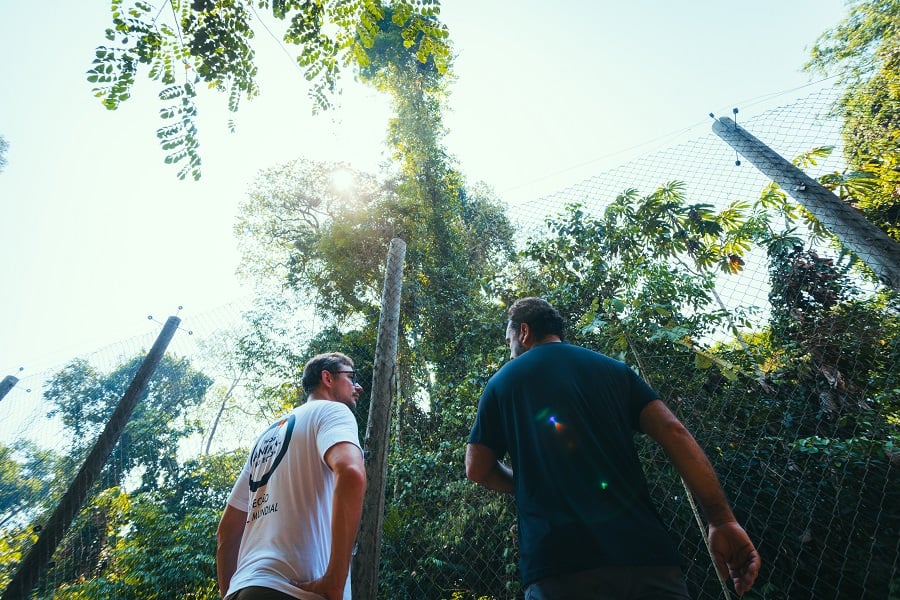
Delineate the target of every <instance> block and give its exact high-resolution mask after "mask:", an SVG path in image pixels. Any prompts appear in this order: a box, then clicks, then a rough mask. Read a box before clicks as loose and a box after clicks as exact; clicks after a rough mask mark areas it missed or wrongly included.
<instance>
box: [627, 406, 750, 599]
mask: <svg viewBox="0 0 900 600" xmlns="http://www.w3.org/2000/svg"><path fill="white" fill-rule="evenodd" d="M640 424H641V429H642V430H643V431H644V432H645V433H646V434H647V435H649V436H650V437H651V438H653V439H654V440H656V442H657V443H659V445H660V446H662V448H663V450H665V452H666V455H668V457H669V460H671V461H672V464H673V465H674V467H675V470H676V471H678V474H679V475H681V477H682V479H684V482H685V484H686V485H687V487H688V489H689V490H690V491H691V494H693V495H694V498H695V499H696V500H697V502H698V503H699V504H700V507H701V508H702V509H703V514H704V515H706V518H707V520H708V521H709V543H710V549H711V551H712V554H713V558H714V559H715V562H716V568H717V569H718V571H719V573H720V574H721V575H722V576H723V577H731V579H732V582H733V583H734V588H735V590H736V591H737V593H738V594H739V595H743V594H744V593H745V592H747V591H749V590H750V588H751V587H753V582H754V581H755V580H756V576H757V575H758V573H759V567H760V563H761V561H760V557H759V554H758V553H757V552H756V548H755V547H754V546H753V542H751V541H750V537H749V536H748V535H747V532H746V531H744V529H743V528H742V527H741V526H740V525H739V524H738V522H737V519H735V517H734V513H732V511H731V506H729V504H728V499H727V498H726V497H725V492H724V491H722V486H721V485H720V484H719V478H718V477H717V476H716V472H715V470H714V469H713V467H712V464H711V463H710V462H709V458H708V457H707V456H706V453H705V452H703V449H702V448H700V446H699V444H697V441H696V440H695V439H694V436H692V435H691V433H690V432H689V431H688V430H687V428H686V427H685V426H684V425H683V424H682V423H681V421H679V420H678V417H676V416H675V415H674V414H672V411H670V410H669V409H668V407H667V406H666V405H665V404H663V402H662V401H661V400H654V401H653V402H651V403H650V404H648V405H647V406H645V407H644V410H643V411H641V415H640Z"/></svg>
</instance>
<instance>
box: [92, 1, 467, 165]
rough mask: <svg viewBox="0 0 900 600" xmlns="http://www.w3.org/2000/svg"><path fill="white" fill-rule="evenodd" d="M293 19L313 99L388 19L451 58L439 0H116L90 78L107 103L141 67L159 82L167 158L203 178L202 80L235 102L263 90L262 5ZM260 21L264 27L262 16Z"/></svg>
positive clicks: (293, 37) (318, 105) (322, 97)
mask: <svg viewBox="0 0 900 600" xmlns="http://www.w3.org/2000/svg"><path fill="white" fill-rule="evenodd" d="M257 8H259V9H261V10H266V11H271V15H272V16H273V17H274V18H276V19H278V20H279V21H282V22H285V23H286V29H285V31H284V34H283V40H284V41H285V42H286V43H288V44H292V45H295V46H298V55H297V64H298V65H299V67H300V68H301V70H302V71H303V73H304V76H305V77H306V79H307V81H309V82H310V84H311V87H310V91H309V95H310V97H311V100H312V101H313V106H314V109H316V110H318V109H327V108H329V107H330V106H331V97H332V95H333V94H334V93H335V92H336V89H337V87H338V80H339V73H340V71H341V69H342V68H347V67H356V68H359V67H365V66H367V65H368V64H369V56H368V49H369V48H371V47H372V45H373V43H374V42H375V40H376V39H377V38H378V35H379V33H380V31H381V30H382V27H391V28H396V29H397V30H398V31H399V32H400V37H399V38H398V39H397V41H398V43H399V44H400V46H399V47H402V48H403V50H399V47H398V51H400V52H403V51H406V50H409V51H408V52H407V53H406V54H407V55H408V56H414V57H415V58H416V60H418V61H420V62H422V63H425V62H427V61H431V63H432V64H433V65H434V66H435V67H436V68H438V69H443V68H445V66H446V64H447V62H448V59H449V56H450V48H449V45H448V42H447V30H446V27H445V26H444V25H443V24H441V23H440V22H439V21H438V20H437V15H438V14H439V13H440V5H439V3H438V1H437V0H397V1H396V2H392V3H391V4H390V9H391V10H390V15H391V17H390V20H389V21H386V20H385V18H384V15H385V13H386V11H387V8H388V7H386V6H385V5H384V4H383V3H382V2H380V1H379V0H353V1H350V2H347V1H345V0H313V1H304V2H300V1H296V0H271V2H270V1H269V0H259V1H258V2H252V3H244V2H240V1H238V0H192V1H190V2H187V1H185V0H167V1H166V2H164V3H163V5H162V6H161V7H160V8H159V9H157V8H155V7H154V6H152V5H151V4H149V3H147V2H145V1H143V0H111V17H112V23H111V24H110V26H109V27H107V29H106V39H107V40H108V41H109V45H105V46H99V47H98V48H97V50H96V53H95V57H94V60H93V63H92V66H91V68H90V69H89V70H88V81H89V82H91V83H92V84H94V94H95V96H97V97H98V98H100V99H101V101H102V103H103V105H104V106H105V107H106V108H108V109H110V110H115V109H116V108H118V107H119V105H120V104H121V103H122V102H124V101H126V100H128V99H129V98H130V96H131V92H132V88H133V87H134V84H135V81H136V79H137V75H138V70H139V69H141V68H147V69H148V71H147V76H148V77H149V78H150V79H151V80H153V81H155V82H157V84H158V86H159V92H158V96H159V99H160V101H161V102H162V104H163V108H161V109H160V117H161V118H162V119H163V122H164V125H163V126H162V127H160V128H159V129H158V130H157V132H156V135H157V137H158V138H159V140H160V144H161V146H162V149H163V150H164V151H165V152H166V162H167V163H175V164H179V163H180V164H182V167H181V169H180V170H179V172H178V177H179V178H181V179H184V178H185V177H186V176H187V175H188V174H190V175H191V176H192V177H193V178H194V179H199V178H200V167H201V160H200V154H199V140H198V132H197V127H196V123H195V120H196V116H197V107H196V98H197V87H198V86H199V85H201V84H205V85H206V86H207V87H209V88H213V89H216V90H218V91H220V92H223V93H225V94H227V96H228V108H229V110H231V111H232V112H236V111H237V110H238V107H239V104H240V101H241V99H242V98H247V99H251V98H253V97H255V96H257V95H258V94H259V87H258V83H257V66H256V62H255V52H254V50H253V39H254V36H255V32H254V25H255V21H260V22H261V23H262V17H261V15H260V14H259V13H258V12H257ZM262 26H263V27H267V26H266V25H265V23H262Z"/></svg>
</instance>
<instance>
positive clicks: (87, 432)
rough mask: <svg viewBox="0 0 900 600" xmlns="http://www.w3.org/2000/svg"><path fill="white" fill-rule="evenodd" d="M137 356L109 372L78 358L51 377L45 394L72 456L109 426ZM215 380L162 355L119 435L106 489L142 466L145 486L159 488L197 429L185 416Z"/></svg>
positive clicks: (86, 448)
mask: <svg viewBox="0 0 900 600" xmlns="http://www.w3.org/2000/svg"><path fill="white" fill-rule="evenodd" d="M143 360H144V357H143V356H142V355H138V356H135V357H134V358H131V359H129V360H127V361H125V362H124V363H122V364H121V365H120V366H118V367H117V368H116V369H114V370H113V371H111V372H110V373H105V374H104V373H101V372H99V371H98V370H97V369H95V368H94V367H93V366H91V365H90V363H88V362H87V361H86V360H83V359H75V360H73V361H72V362H70V363H69V364H68V365H66V366H65V367H63V368H62V369H61V370H60V371H59V372H58V373H56V374H54V375H53V376H52V377H51V378H50V379H49V380H48V382H47V385H46V389H45V391H44V398H45V399H46V400H47V401H48V402H49V403H51V405H53V406H54V408H53V409H52V410H51V411H50V413H49V416H55V415H59V416H60V418H61V419H62V423H63V425H64V426H65V427H66V429H67V430H68V432H69V434H70V436H71V445H72V453H71V454H72V456H73V457H79V458H81V457H83V456H84V455H85V454H86V453H87V451H89V449H90V448H91V447H93V445H94V443H95V440H96V439H97V437H98V435H99V434H100V432H101V431H102V429H103V427H104V426H105V425H106V422H107V421H108V419H109V417H110V416H111V415H112V413H113V411H114V410H115V407H116V406H117V405H118V403H119V400H120V399H121V397H122V395H123V394H124V392H125V390H126V389H127V388H128V386H129V385H130V384H131V382H132V380H133V379H134V376H135V374H136V373H137V371H138V369H139V368H140V366H141V363H142V362H143ZM211 384H212V380H211V379H210V378H209V377H207V376H206V375H204V374H203V373H200V372H199V371H196V370H194V368H193V367H192V366H191V363H190V361H189V360H187V359H185V358H175V357H172V356H171V355H168V354H167V355H164V356H163V358H162V360H161V361H160V363H159V365H158V366H157V368H156V371H155V372H154V373H153V375H152V377H150V379H149V380H148V382H147V385H146V388H145V389H144V391H143V393H142V394H141V396H140V398H139V399H138V402H137V405H136V406H135V409H134V412H133V413H132V416H131V419H130V421H129V423H128V424H127V425H126V427H125V429H124V431H123V432H122V436H121V439H120V440H119V442H118V443H117V444H116V446H115V448H114V449H113V452H112V455H111V456H110V459H109V461H108V463H107V468H106V470H105V472H104V474H103V476H102V480H101V483H100V485H101V486H102V487H103V488H106V487H111V486H112V485H118V484H121V483H122V482H123V481H124V480H125V478H126V477H127V476H128V475H129V474H130V473H131V471H132V470H133V469H135V468H138V467H140V468H141V469H142V470H143V472H142V473H140V482H141V488H142V489H155V488H156V487H158V486H159V485H160V482H161V480H162V479H163V478H164V477H165V476H166V475H167V474H168V473H171V472H172V471H173V470H175V469H176V468H177V465H178V461H177V458H176V454H177V451H178V441H179V440H180V439H182V438H184V437H185V436H187V435H189V434H191V433H193V432H195V431H197V429H198V424H197V423H195V422H193V421H191V420H189V419H188V418H187V415H188V411H189V409H190V408H191V407H194V406H197V405H198V404H199V403H200V402H201V401H202V399H203V395H204V394H205V393H206V390H207V389H208V388H209V386H210V385H211Z"/></svg>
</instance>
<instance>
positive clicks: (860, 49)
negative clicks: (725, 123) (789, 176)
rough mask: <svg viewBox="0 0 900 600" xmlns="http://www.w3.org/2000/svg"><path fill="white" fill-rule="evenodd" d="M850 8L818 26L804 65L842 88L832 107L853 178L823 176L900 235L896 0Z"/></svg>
mask: <svg viewBox="0 0 900 600" xmlns="http://www.w3.org/2000/svg"><path fill="white" fill-rule="evenodd" d="M847 6H848V15H847V17H846V18H845V19H844V20H843V21H841V22H840V23H839V24H838V25H837V26H835V27H833V28H831V29H829V30H828V31H826V32H825V33H823V34H822V35H821V36H820V37H819V39H818V40H817V42H816V44H815V45H814V46H813V48H812V51H811V57H810V60H809V62H807V64H806V65H805V68H806V69H807V70H809V71H817V72H822V73H825V74H833V73H837V74H838V76H839V79H840V81H841V83H843V84H844V85H845V93H844V95H843V96H842V97H841V99H840V100H839V101H838V103H837V106H836V107H835V109H836V111H837V113H838V114H839V115H840V116H842V117H843V119H844V125H843V137H844V148H845V154H846V156H847V160H848V162H849V165H850V171H851V172H852V171H862V172H864V173H866V174H868V175H869V177H868V178H860V177H856V178H853V179H852V180H851V183H852V184H853V185H841V184H842V183H844V179H843V178H838V179H837V180H835V181H833V182H823V183H825V184H826V185H828V183H832V184H833V185H832V186H830V187H836V188H837V191H838V193H839V195H841V196H842V198H843V199H845V200H846V201H847V202H849V203H851V204H852V205H854V206H856V207H858V208H859V209H860V210H862V211H863V212H864V213H865V215H866V217H867V218H868V219H869V220H870V221H872V222H873V223H874V224H876V225H878V226H879V227H881V228H882V229H884V230H885V231H886V232H887V233H888V234H889V235H891V236H892V237H893V238H894V239H896V240H900V192H898V190H900V175H898V168H897V167H898V165H900V30H898V28H897V22H898V20H900V2H898V1H897V0H852V1H851V2H848V5H847Z"/></svg>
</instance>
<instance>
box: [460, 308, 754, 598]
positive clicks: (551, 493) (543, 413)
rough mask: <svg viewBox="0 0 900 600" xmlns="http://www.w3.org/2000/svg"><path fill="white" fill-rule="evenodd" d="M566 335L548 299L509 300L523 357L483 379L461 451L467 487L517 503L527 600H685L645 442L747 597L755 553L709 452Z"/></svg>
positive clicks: (621, 371) (631, 377) (627, 376)
mask: <svg viewBox="0 0 900 600" xmlns="http://www.w3.org/2000/svg"><path fill="white" fill-rule="evenodd" d="M563 339H564V331H563V321H562V318H561V317H560V315H559V313H558V312H557V311H556V310H555V309H554V308H553V307H552V306H551V305H550V304H549V303H547V302H546V301H545V300H542V299H540V298H523V299H521V300H519V301H517V302H516V303H515V304H513V306H512V307H511V308H510V309H509V323H508V326H507V330H506V342H507V344H508V345H509V347H510V352H511V357H512V358H513V359H516V360H511V361H510V362H509V363H507V364H506V365H504V366H503V368H501V369H500V370H499V371H498V372H497V373H496V374H495V375H494V376H493V377H492V378H491V380H490V381H489V382H488V384H487V387H486V388H485V390H484V393H483V394H482V396H481V401H480V403H479V405H478V413H477V416H476V417H475V423H474V425H473V426H472V432H471V434H470V435H469V440H468V441H469V443H468V446H467V449H466V475H467V476H468V477H469V479H471V480H473V481H475V482H477V483H479V484H481V485H483V486H485V487H488V488H490V489H493V490H497V491H501V492H510V493H515V495H516V505H517V509H518V520H519V556H520V560H519V567H520V571H521V576H522V583H523V586H525V597H526V599H528V600H558V599H563V598H565V599H566V600H578V599H582V598H584V599H588V598H590V599H594V598H673V599H676V598H677V599H687V598H688V593H687V587H686V586H685V583H684V577H683V574H682V572H681V569H680V566H679V565H680V564H681V559H680V557H679V555H678V551H677V549H676V547H675V545H674V543H673V541H672V539H671V537H670V535H669V533H668V531H667V530H666V528H665V526H664V525H663V524H662V522H661V520H660V518H659V516H658V514H657V512H656V510H655V508H654V507H653V504H652V502H651V500H650V494H649V491H648V489H647V484H646V481H645V479H644V474H643V471H642V469H641V465H640V462H639V459H638V456H637V452H636V450H635V447H634V434H635V433H636V432H637V433H641V432H643V433H646V434H647V435H649V436H650V437H651V438H653V439H654V440H655V441H656V442H657V443H659V444H660V445H661V446H662V447H663V449H664V450H665V451H666V453H667V455H668V456H669V458H670V460H671V461H672V463H673V465H674V466H675V468H676V470H677V471H678V472H679V474H680V475H681V476H682V478H683V479H684V481H685V483H686V484H687V486H688V488H689V489H690V490H691V492H692V494H693V495H694V496H695V498H696V499H697V501H698V503H699V504H700V506H701V507H702V509H703V512H704V514H705V516H706V518H707V520H708V522H709V542H710V547H711V548H712V551H713V555H714V557H715V560H716V567H717V568H718V569H719V572H720V573H722V574H723V576H727V577H730V578H731V579H732V581H733V583H734V586H735V589H736V591H737V593H738V594H740V595H743V594H744V593H745V592H746V591H748V590H749V589H750V588H751V587H752V585H753V582H754V580H755V579H756V575H757V573H758V571H759V566H760V558H759V554H758V553H757V552H756V549H755V548H754V546H753V543H752V542H751V541H750V538H749V537H748V536H747V533H746V532H745V531H744V529H743V528H741V526H740V525H739V524H738V523H737V520H736V519H735V517H734V515H733V514H732V511H731V508H730V507H729V505H728V501H727V500H726V498H725V495H724V493H723V492H722V488H721V486H720V485H719V481H718V478H717V477H716V474H715V472H714V471H713V468H712V465H711V464H710V462H709V460H708V459H707V457H706V455H705V454H704V452H703V450H702V449H701V448H700V447H699V446H698V445H697V443H696V441H695V440H694V438H693V436H691V434H690V432H688V431H687V429H685V427H684V426H683V425H682V424H681V422H680V421H679V420H678V418H677V417H675V415H674V414H672V412H671V411H669V409H668V408H667V407H666V405H665V404H663V402H662V401H661V400H660V399H659V396H658V394H657V393H656V392H655V391H653V389H652V388H650V386H648V385H647V384H646V383H645V382H644V380H643V379H641V378H640V377H639V376H638V375H637V374H636V373H635V372H634V371H632V370H631V369H630V368H629V367H628V366H627V365H625V364H624V363H622V362H619V361H616V360H613V359H611V358H609V357H607V356H604V355H602V354H599V353H597V352H593V351H591V350H587V349H585V348H581V347H579V346H574V345H571V344H566V343H564V342H563ZM507 455H508V456H509V463H510V466H506V465H505V464H503V463H501V462H500V459H503V458H504V457H505V456H507Z"/></svg>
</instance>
